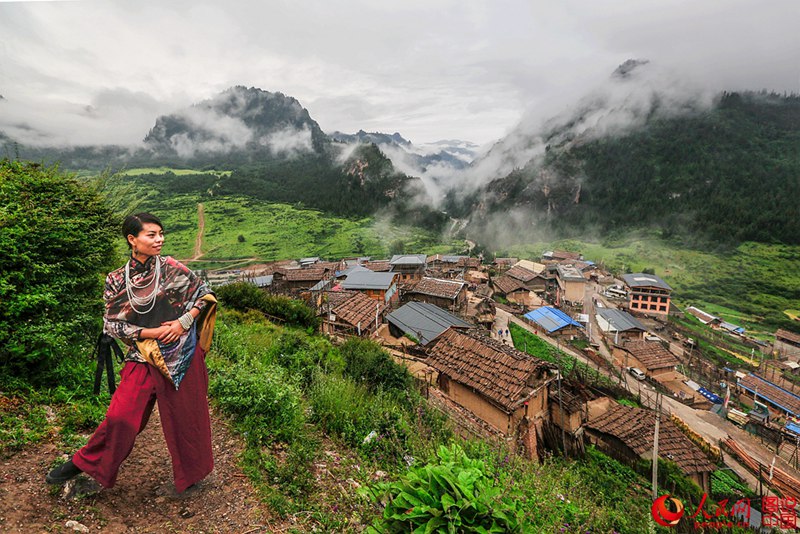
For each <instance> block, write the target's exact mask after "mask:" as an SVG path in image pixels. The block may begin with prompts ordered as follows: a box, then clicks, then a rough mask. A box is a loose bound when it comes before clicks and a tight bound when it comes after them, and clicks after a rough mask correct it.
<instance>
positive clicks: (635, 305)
mask: <svg viewBox="0 0 800 534" xmlns="http://www.w3.org/2000/svg"><path fill="white" fill-rule="evenodd" d="M638 307H639V303H638V302H631V308H638Z"/></svg>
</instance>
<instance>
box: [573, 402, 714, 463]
mask: <svg viewBox="0 0 800 534" xmlns="http://www.w3.org/2000/svg"><path fill="white" fill-rule="evenodd" d="M587 426H588V427H589V428H590V429H593V430H596V431H598V432H602V433H604V434H610V435H612V436H614V437H615V438H617V439H619V440H620V441H622V442H623V443H625V445H626V446H628V447H629V448H630V449H631V450H633V451H634V452H635V453H636V454H638V455H639V456H641V455H643V454H645V453H647V452H650V453H651V454H652V450H653V436H654V433H655V426H656V416H655V413H654V412H652V411H650V410H644V409H642V408H635V407H632V406H623V405H621V404H617V405H615V406H613V407H612V408H611V409H610V410H608V411H607V412H606V413H604V414H603V415H601V416H600V417H598V418H596V419H594V420H592V421H589V422H588V423H587ZM658 456H659V457H660V458H664V459H667V460H671V461H673V462H675V463H676V464H677V465H678V467H679V468H680V469H681V471H683V472H684V474H687V475H692V474H695V473H705V472H710V471H714V470H715V469H716V466H715V465H714V464H713V463H711V461H710V460H709V459H708V458H707V457H706V455H705V454H704V453H703V451H702V450H700V448H699V447H697V445H695V444H694V443H693V442H692V441H691V440H690V439H689V438H688V437H686V435H685V434H684V433H683V432H682V431H681V429H680V428H678V426H677V425H675V423H673V422H672V421H670V420H669V419H668V418H666V417H664V416H662V417H661V424H660V425H659V431H658Z"/></svg>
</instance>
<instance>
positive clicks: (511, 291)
mask: <svg viewBox="0 0 800 534" xmlns="http://www.w3.org/2000/svg"><path fill="white" fill-rule="evenodd" d="M492 287H493V288H494V292H495V293H497V294H499V295H503V296H504V297H505V298H506V300H508V301H509V302H513V303H514V304H520V305H522V306H533V304H534V302H535V299H534V297H535V295H534V294H533V292H532V291H531V290H530V289H528V288H527V287H525V282H523V281H521V280H518V279H516V278H514V277H513V276H508V275H507V274H504V275H503V276H501V277H500V278H494V279H492Z"/></svg>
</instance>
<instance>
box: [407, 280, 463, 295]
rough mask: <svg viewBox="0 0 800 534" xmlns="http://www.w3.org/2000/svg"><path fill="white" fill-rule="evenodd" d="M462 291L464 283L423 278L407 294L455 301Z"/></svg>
mask: <svg viewBox="0 0 800 534" xmlns="http://www.w3.org/2000/svg"><path fill="white" fill-rule="evenodd" d="M463 289H464V282H456V281H455V280H440V279H438V278H423V279H421V280H420V281H419V282H417V283H416V284H414V285H413V287H411V289H410V290H409V293H420V294H422V295H431V296H433V297H442V298H446V299H452V300H455V298H456V297H458V294H459V293H461V291H462V290H463Z"/></svg>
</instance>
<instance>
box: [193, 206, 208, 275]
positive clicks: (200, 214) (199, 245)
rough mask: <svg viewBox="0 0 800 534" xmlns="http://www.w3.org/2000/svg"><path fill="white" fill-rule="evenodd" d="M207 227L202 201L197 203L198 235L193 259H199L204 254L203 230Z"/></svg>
mask: <svg viewBox="0 0 800 534" xmlns="http://www.w3.org/2000/svg"><path fill="white" fill-rule="evenodd" d="M205 229H206V217H205V208H204V206H203V203H202V202H198V203H197V237H196V238H195V240H194V255H193V256H192V261H197V260H198V259H200V258H201V257H202V256H203V232H204V231H205Z"/></svg>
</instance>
